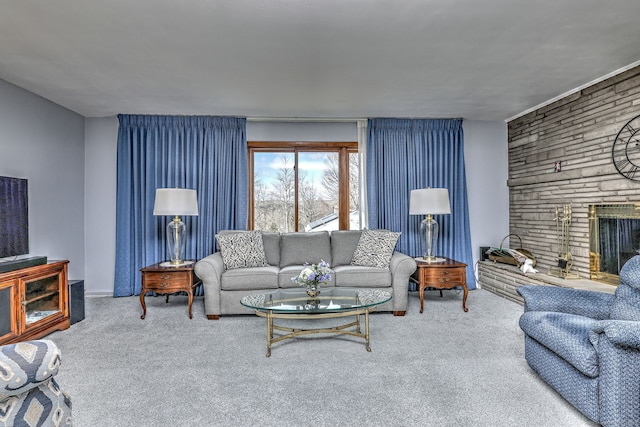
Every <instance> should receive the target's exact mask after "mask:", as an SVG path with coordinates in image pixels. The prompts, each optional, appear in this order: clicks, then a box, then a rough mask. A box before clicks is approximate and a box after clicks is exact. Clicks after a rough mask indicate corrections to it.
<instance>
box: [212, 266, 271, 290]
mask: <svg viewBox="0 0 640 427" xmlns="http://www.w3.org/2000/svg"><path fill="white" fill-rule="evenodd" d="M278 271H279V268H278V267H274V266H267V267H247V268H236V269H232V270H227V271H225V272H224V274H223V275H222V279H221V281H220V288H221V289H222V290H225V291H238V290H254V289H276V288H277V287H278Z"/></svg>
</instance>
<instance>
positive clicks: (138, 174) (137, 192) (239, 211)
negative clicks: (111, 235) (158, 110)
mask: <svg viewBox="0 0 640 427" xmlns="http://www.w3.org/2000/svg"><path fill="white" fill-rule="evenodd" d="M118 119H119V121H120V126H119V129H118V160H117V164H118V172H117V194H116V266H115V283H114V296H129V295H138V294H140V290H141V289H142V278H141V274H140V268H142V267H144V266H147V265H150V264H154V263H156V262H161V261H165V260H167V259H169V254H168V251H167V247H166V246H167V245H166V236H165V234H166V225H167V222H168V221H171V219H172V218H169V217H163V216H157V217H156V216H153V204H154V200H155V191H156V189H157V188H175V187H179V188H189V189H195V190H196V192H197V195H198V210H199V215H198V216H185V217H182V220H183V221H184V222H185V224H186V226H187V247H186V254H185V258H186V259H200V258H204V257H205V256H207V255H210V254H212V253H213V252H214V244H215V242H214V240H215V234H216V233H217V232H218V231H219V230H221V229H246V227H247V217H248V185H247V184H248V163H247V139H246V119H243V118H234V117H212V116H146V115H119V116H118ZM197 294H202V290H201V289H200V290H198V291H197Z"/></svg>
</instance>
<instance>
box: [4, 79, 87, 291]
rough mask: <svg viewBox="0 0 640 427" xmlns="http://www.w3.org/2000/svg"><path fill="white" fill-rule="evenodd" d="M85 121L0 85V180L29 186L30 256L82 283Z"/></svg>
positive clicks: (25, 92) (83, 259) (26, 94)
mask: <svg viewBox="0 0 640 427" xmlns="http://www.w3.org/2000/svg"><path fill="white" fill-rule="evenodd" d="M84 139H85V138H84V118H83V117H82V116H80V115H78V114H76V113H74V112H72V111H70V110H68V109H66V108H64V107H61V106H59V105H57V104H54V103H52V102H50V101H47V100H46V99H44V98H42V97H40V96H38V95H35V94H33V93H31V92H28V91H26V90H24V89H21V88H19V87H17V86H14V85H12V84H10V83H8V82H6V81H4V80H0V153H1V154H0V175H4V176H13V177H19V178H27V179H28V180H29V249H30V255H31V256H36V255H38V256H46V257H48V259H50V260H57V259H67V260H69V261H70V263H69V278H70V279H84V277H85V258H84V166H85V163H84V161H85V158H84Z"/></svg>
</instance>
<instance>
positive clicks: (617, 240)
mask: <svg viewBox="0 0 640 427" xmlns="http://www.w3.org/2000/svg"><path fill="white" fill-rule="evenodd" d="M639 253H640V204H631V203H629V204H597V205H589V273H590V278H591V280H596V281H598V282H603V283H609V284H612V285H617V284H618V282H619V277H618V276H619V274H620V269H621V268H622V266H623V265H624V263H625V262H627V261H628V260H629V259H630V258H632V257H633V256H634V255H638V254H639Z"/></svg>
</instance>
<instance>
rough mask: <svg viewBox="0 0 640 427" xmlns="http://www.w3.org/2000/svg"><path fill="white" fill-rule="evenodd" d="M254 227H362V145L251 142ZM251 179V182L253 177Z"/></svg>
mask: <svg viewBox="0 0 640 427" xmlns="http://www.w3.org/2000/svg"><path fill="white" fill-rule="evenodd" d="M248 146H249V173H250V188H249V209H250V210H249V222H250V224H249V228H251V229H253V230H264V231H280V232H283V233H284V232H291V231H320V230H338V229H340V230H348V229H359V228H360V223H359V221H360V219H359V218H360V217H359V198H358V192H359V175H358V159H359V158H358V152H357V148H358V143H357V142H251V141H250V142H248ZM251 177H252V179H251Z"/></svg>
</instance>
